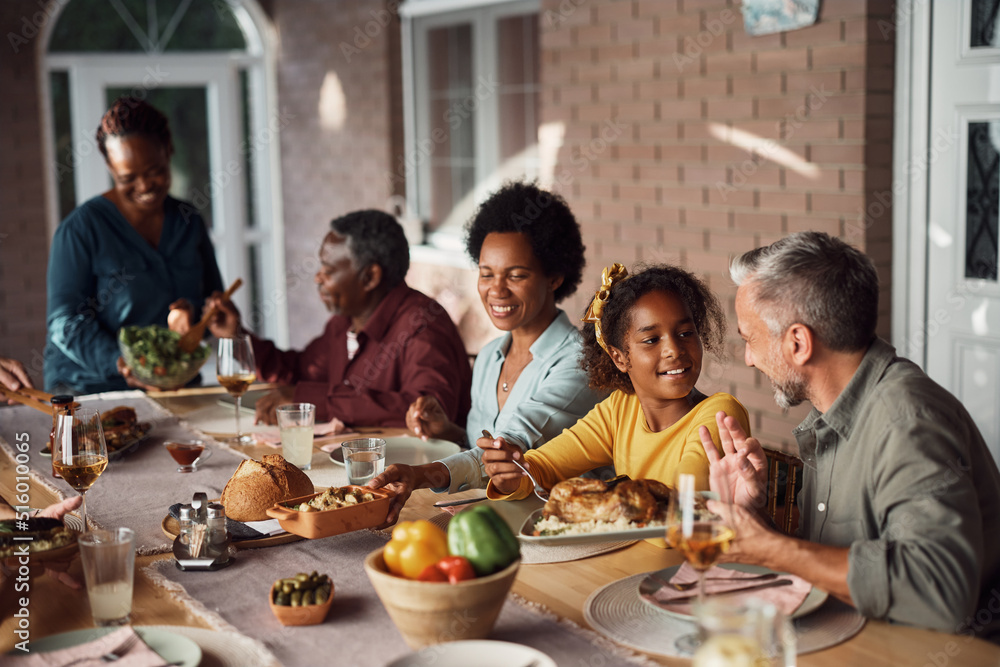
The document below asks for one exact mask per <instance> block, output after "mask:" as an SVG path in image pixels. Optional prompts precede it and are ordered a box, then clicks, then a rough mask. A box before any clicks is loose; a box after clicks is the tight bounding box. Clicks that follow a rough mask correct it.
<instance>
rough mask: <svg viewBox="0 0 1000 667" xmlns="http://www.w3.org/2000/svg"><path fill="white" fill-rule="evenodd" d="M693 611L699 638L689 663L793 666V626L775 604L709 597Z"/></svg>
mask: <svg viewBox="0 0 1000 667" xmlns="http://www.w3.org/2000/svg"><path fill="white" fill-rule="evenodd" d="M694 613H695V617H696V618H697V620H698V628H699V629H700V631H701V636H702V642H701V645H700V646H699V647H698V649H697V650H696V651H695V654H694V656H693V657H692V663H691V667H718V666H721V665H725V666H727V667H732V666H733V665H748V666H752V667H795V652H796V640H795V628H794V627H793V626H792V624H791V621H789V619H788V618H787V617H785V616H784V614H782V613H781V612H780V611H778V608H777V607H776V606H775V605H773V604H771V603H769V602H765V601H763V600H758V599H754V598H749V599H743V600H740V601H739V602H734V601H733V600H732V599H729V600H725V599H723V600H714V599H709V600H708V601H706V602H704V603H702V604H698V605H695V609H694Z"/></svg>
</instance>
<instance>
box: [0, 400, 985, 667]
mask: <svg viewBox="0 0 1000 667" xmlns="http://www.w3.org/2000/svg"><path fill="white" fill-rule="evenodd" d="M134 393H138V392H134ZM220 396H221V389H220V388H212V387H206V388H191V389H184V390H178V391H175V392H156V393H150V394H148V395H146V396H141V397H139V398H136V399H135V400H137V401H149V400H150V399H152V401H154V402H155V404H156V407H157V409H158V410H162V411H163V413H162V414H164V415H166V414H169V415H173V416H174V417H175V418H176V420H178V421H177V423H178V424H180V425H181V426H183V427H185V428H190V429H192V430H193V431H194V432H196V433H198V434H199V435H201V436H203V437H206V438H209V439H215V440H222V439H223V438H225V437H226V436H231V435H232V434H231V433H227V432H225V430H224V428H225V426H224V424H225V423H226V420H227V419H232V417H233V412H232V408H231V407H226V406H223V405H220V404H219V403H218V399H219V398H220ZM24 409H26V408H11V407H2V408H0V436H2V437H3V439H4V440H7V443H6V444H7V445H8V446H7V447H6V448H5V447H0V494H2V495H3V497H4V498H13V497H14V495H15V492H16V490H17V488H16V487H17V483H18V480H19V478H23V474H22V473H23V472H24V471H23V470H22V469H18V468H17V467H16V465H15V462H14V461H13V460H12V457H11V448H10V445H11V444H12V443H11V442H10V436H9V434H10V432H11V431H16V425H13V426H12V425H11V423H10V415H20V414H22V413H21V412H15V411H16V410H24ZM158 414H159V413H158ZM244 422H245V423H249V422H252V419H245V420H244ZM220 428H223V430H219V429H220ZM351 431H352V433H350V434H341V435H337V436H331V437H326V438H323V439H317V440H316V442H315V443H314V458H313V467H312V469H311V470H310V471H309V472H308V474H309V475H310V477H311V478H312V479H313V480H314V482H316V485H317V486H323V485H324V484H333V483H337V482H338V481H339V480H340V479H342V476H343V475H344V474H345V473H344V469H343V467H342V466H337V465H336V463H335V462H333V461H331V460H330V457H329V456H328V454H327V453H326V452H325V451H322V450H321V449H320V448H321V446H322V445H323V444H330V443H336V442H338V441H339V440H343V439H347V438H352V437H358V434H360V435H361V436H364V437H400V436H405V435H407V434H406V431H405V429H402V428H387V427H369V428H353V429H351ZM4 434H7V435H4ZM150 435H151V436H155V435H156V429H155V428H154V430H153V432H152V433H151V434H150ZM0 444H3V443H0ZM150 446H155V445H150ZM220 446H221V445H220ZM231 449H232V450H234V451H237V452H238V453H240V454H242V455H243V456H245V457H248V458H254V459H258V460H259V459H260V458H261V457H262V456H263V455H266V454H273V453H278V452H280V450H279V449H275V448H274V447H271V446H267V445H252V446H243V447H238V448H237V447H234V448H231ZM160 450H161V451H159V452H157V456H156V457H155V458H154V457H153V456H152V455H151V456H150V461H151V462H150V463H146V464H145V465H147V466H151V465H157V466H162V474H161V475H160V476H161V477H162V479H163V480H164V484H175V485H178V486H177V488H178V490H177V496H178V497H177V501H178V502H182V501H183V502H190V493H189V489H190V488H192V487H191V485H192V484H194V483H195V482H197V480H198V474H199V473H197V472H196V473H193V474H191V475H181V474H178V473H175V472H174V470H175V467H174V466H175V464H174V463H173V461H172V460H170V457H169V456H168V455H167V452H166V451H163V448H162V447H161V448H160ZM217 458H223V459H224V457H222V456H220V455H217ZM224 460H225V459H224ZM112 465H115V464H114V463H112ZM36 473H37V471H36ZM101 482H102V480H101V479H98V481H97V483H96V484H95V487H99V486H100V485H101ZM341 483H343V482H341ZM195 486H196V484H195ZM32 493H33V495H32V499H31V504H32V505H33V506H37V507H44V506H45V505H47V504H49V503H51V502H55V501H57V500H59V496H60V495H66V494H65V493H60V492H59V489H58V488H57V487H54V486H51V485H49V484H41V483H39V484H35V485H34V488H33V491H32ZM68 493H70V494H71V493H72V491H69V492H68ZM135 493H136V494H142V493H143V490H142V489H136V490H135ZM480 495H482V491H481V490H472V491H466V492H462V493H459V494H454V495H451V496H448V495H443V494H436V493H433V492H432V491H430V490H417V491H415V492H414V493H413V495H412V496H411V498H410V499H409V501H408V502H407V504H406V506H405V508H404V509H403V511H402V514H401V517H400V518H401V520H415V519H431V520H438V519H439V518H440V517H441V515H442V510H441V509H440V508H438V507H436V506H435V503H436V502H438V501H441V500H461V499H472V498H476V497H478V496H480ZM120 500H121V502H122V503H125V504H128V503H130V502H132V499H130V498H128V497H122V498H121V499H120ZM481 502H492V501H481ZM136 505H137V507H139V508H140V509H137V510H136V513H135V514H134V515H130V516H129V518H128V524H129V525H130V527H133V524H134V525H135V526H141V527H142V526H144V527H145V528H147V529H150V527H151V526H152V528H156V529H159V528H160V522H161V520H162V519H163V516H164V514H165V512H166V508H160V509H159V510H157V509H146V508H144V507H143V506H142V504H141V503H136ZM495 505H496V506H498V507H502V508H503V511H502V512H501V515H502V516H503V517H504V518H505V519H507V520H508V522H509V523H511V524H512V527H513V528H514V529H515V530H517V528H519V526H517V525H514V524H516V523H517V521H519V520H520V518H522V517H524V516H527V515H528V514H529V513H530V512H531V511H532V510H533V509H535V508H537V507H539V506H540V504H539V502H538V501H536V500H534V499H525V500H522V501H513V502H506V501H504V502H499V503H495ZM459 509H460V508H459ZM91 512H94V513H93V514H92V515H91V516H92V518H94V520H95V521H96V522H98V523H100V522H101V518H102V517H101V516H100V514H99V512H97V511H96V510H94V509H92V508H91V506H90V502H89V500H88V514H90V513H91ZM387 537H388V535H386V536H385V538H386V539H387ZM336 539H339V538H325V540H317V541H316V542H317V543H321V542H324V541H327V540H336ZM373 539H374V538H373ZM300 544H301V543H300ZM365 544H367V543H365ZM265 548H266V549H267V550H268V552H269V554H270V555H269V558H271V559H272V560H273V561H275V562H278V563H280V562H281V558H282V556H281V554H282V551H281V550H282V549H284V548H286V547H284V546H282V545H278V546H271V547H265ZM151 551H152V552H147V553H140V554H139V555H138V556H137V558H136V575H135V587H134V592H133V602H132V614H131V623H132V624H133V625H134V626H157V627H168V626H169V627H173V628H181V629H184V628H187V629H191V631H192V632H194V633H195V634H197V633H201V635H203V636H204V633H217V632H222V631H226V632H229V633H233V634H243V635H247V636H248V637H249V638H250V639H260V637H254V636H253V635H254V634H255V633H254V632H252V631H246V630H245V629H244V630H243V631H239V629H238V628H239V624H238V622H236V621H235V620H233V622H232V623H231V624H225V625H224V627H221V626H220V624H219V622H217V614H216V613H217V612H220V610H219V609H218V607H224V606H225V602H224V600H223V601H222V602H219V601H218V600H216V601H214V602H212V603H211V604H206V605H196V604H194V605H193V604H191V602H190V599H185V598H184V597H183V596H179V595H177V594H176V592H177V588H178V584H177V583H173V584H171V583H169V582H168V581H165V578H164V577H163V576H156V574H155V573H157V572H160V573H167V574H171V571H172V568H171V567H169V565H170V564H171V562H172V560H173V556H172V554H171V553H169V551H167V550H166V549H153V550H151ZM253 551H263V549H260V550H253ZM245 553H246V552H242V551H240V552H237V553H236V559H237V562H239V560H240V559H241V558H243V559H246V558H247V556H246V555H244V554H245ZM682 560H683V559H682V557H681V555H680V554H679V553H677V552H676V551H674V550H671V549H664V548H662V547H661V546H658V545H656V544H653V543H651V542H649V541H645V540H638V541H635V542H630V543H628V544H627V545H625V546H623V547H621V548H617V549H615V550H613V551H610V552H605V553H597V554H595V555H592V556H589V557H585V558H580V559H577V560H572V561H569V562H549V563H522V565H521V566H520V568H519V570H518V573H517V577H516V579H515V581H514V584H513V587H512V589H511V599H514V600H516V602H517V605H518V606H520V607H524V608H526V609H528V610H529V611H530V613H531V614H537V615H538V619H539V622H541V620H542V619H545V620H547V621H552V623H551V624H550V625H546V626H544V627H545V628H551V630H549V629H547V630H546V632H556V628H558V631H559V632H568V633H570V634H571V635H573V636H574V637H576V636H578V637H579V638H581V640H582V641H588V642H589V641H594V640H595V639H596V638H598V637H600V636H601V633H600V632H599V631H595V628H593V627H592V626H591V624H590V623H589V622H588V614H587V605H588V600H589V599H590V598H591V597H592V595H593V594H594V593H595V591H598V590H599V589H602V587H605V586H607V585H610V584H612V583H613V582H616V581H620V580H623V579H625V578H628V577H635V576H636V575H639V574H641V573H647V572H653V571H657V570H662V569H664V568H667V567H670V566H674V565H678V564H680V563H681V562H682ZM317 569H320V570H321V571H322V569H323V568H322V567H319V568H317ZM67 571H68V574H69V575H71V576H72V577H74V578H75V579H76V580H78V581H81V582H82V581H83V573H82V571H81V567H80V561H79V558H76V559H74V560H72V561H70V562H69V564H68V570H67ZM223 572H224V570H223ZM174 574H176V573H174ZM215 574H216V573H204V576H205V577H209V576H214V575H215ZM172 576H173V575H172ZM177 576H179V575H177ZM355 576H356V578H357V579H358V580H357V581H351V582H346V581H338V582H336V584H337V586H338V591H339V590H340V589H341V587H343V588H345V589H348V590H351V586H353V587H354V588H353V590H354V591H356V592H357V591H364V590H365V588H366V587H370V586H371V584H370V583H369V582H368V581H366V580H364V575H355ZM174 578H175V579H176V578H177V577H176V576H174ZM276 578H277V577H276ZM206 580H207V579H206ZM19 581H20V580H17V579H16V574H11V575H10V576H8V578H7V579H6V581H4V582H3V584H2V586H0V617H2V619H3V620H2V622H0V663H2V662H3V657H2V654H3V653H4V652H7V651H10V650H12V649H13V648H14V647H15V644H17V643H18V642H19V641H21V639H19V638H18V635H16V633H15V631H17V630H18V629H21V630H23V629H24V628H25V626H27V628H28V630H29V632H30V640H31V641H37V640H40V639H42V638H45V637H48V636H52V635H57V634H60V633H65V632H68V631H73V630H79V629H85V628H91V627H93V624H94V623H93V619H92V617H91V613H90V609H89V604H88V600H87V595H86V591H85V590H84V589H83V588H82V587H81V588H79V589H73V588H70V587H69V586H66V585H64V584H63V583H60V582H58V581H57V580H56V579H55V578H54V577H53V576H51V575H50V574H43V573H42V572H41V571H40V568H37V567H35V568H32V572H31V575H30V577H28V578H27V579H26V584H25V585H23V586H17V585H16V583H17V582H19ZM181 581H183V580H181ZM26 596H27V597H28V598H30V605H28V606H27V609H28V612H27V613H26V614H25V612H23V611H22V609H23V605H22V603H23V601H24V598H25V597H26ZM338 602H340V603H341V604H344V605H349V604H351V597H350V596H348V598H347V599H340V598H338V597H337V596H335V598H334V603H333V606H334V608H336V606H337V604H338ZM260 604H261V605H262V606H263V607H264V608H265V609H266V600H264V599H261V602H260ZM508 604H509V603H508ZM212 605H214V607H213V606H212ZM221 611H222V612H225V611H226V610H225V609H223V610H221ZM15 613H18V616H15ZM223 615H225V614H223ZM331 617H332V618H328V619H327V621H326V624H325V625H326V626H330V625H334V626H336V624H338V623H347V618H348V616H346V615H344V614H339V615H331ZM25 618H26V619H27V621H25ZM227 618H230V619H232V618H233V617H231V616H227ZM378 618H379V619H380V620H379V621H378V622H379V623H381V624H382V625H383V626H384V627H380V628H378V631H379V632H381V633H385V636H391V637H393V639H394V641H397V643H398V635H397V634H395V633H397V630H396V629H395V627H394V626H393V625H392V623H391V621H389V619H388V617H387V616H380V617H378ZM213 619H215V620H213ZM373 622H374V621H373ZM540 627H541V626H540ZM335 629H336V628H335V627H334V628H330V630H331V631H332V630H335ZM284 631H285V630H283V629H280V628H279V629H276V630H273V631H272V632H274V633H276V636H278V635H280V633H281V632H284ZM289 631H290V629H289ZM22 637H23V635H22ZM274 638H275V637H271V639H274ZM504 639H505V640H511V637H509V636H506V635H505V636H504ZM342 640H343V638H342V637H341V638H338V639H337V641H336V642H334V643H333V644H331V650H332V651H333V654H331V655H332V656H334V657H331V659H329V660H323V661H322V664H341V663H340V662H338V661H337V660H336V659H335V654H336V651H337V649H336V646H337V644H338V643H339V642H340V641H342ZM514 640H515V641H516V638H514ZM536 640H537V641H538V642H541V643H540V644H537V643H536V645H538V646H543V647H544V646H545V643H544V642H545V638H544V637H540V638H536ZM595 645H596V646H602V647H604V649H607V650H609V651H611V652H610V653H608V655H617V656H619V657H621V661H620V663H617V664H631V663H637V664H663V665H688V664H690V660H689V659H687V658H683V657H673V656H667V655H663V654H658V653H652V652H646V651H643V650H641V648H637V647H636V646H635V645H621V646H616V645H615V643H614V642H610V643H609V642H608V641H607V640H606V639H605V640H604V641H603V642H601V641H598V642H596V644H595ZM609 646H610V647H611V648H610V649H609V648H608V647H609ZM604 649H602V650H604ZM613 649H620V650H619V651H617V652H616V651H615V650H613ZM543 650H544V649H543ZM595 650H596V649H595ZM371 651H372V653H370V654H369V659H368V660H367V661H366V662H367V664H372V665H376V664H384V663H386V662H389V661H390V658H393V657H398V656H382V655H380V654H379V653H378V651H379V649H378V648H372V649H371ZM261 656H262V657H260V663H259V664H281V663H282V661H281V660H280V659H279V658H278V657H276V656H275V655H273V654H267V653H263V654H261ZM202 664H203V666H204V667H211V664H210V663H209V662H203V663H202ZM316 664H320V663H319V662H317V663H316ZM343 664H347V663H343ZM573 664H574V665H576V664H577V663H576V662H573ZM580 664H584V663H580ZM586 664H596V662H594V661H593V660H591V661H588V662H586ZM601 664H616V663H614V662H607V661H606V660H605V659H604V658H602V659H601ZM797 664H799V665H802V666H803V667H841V666H843V665H866V666H870V667H879V666H882V665H916V666H922V665H935V666H937V667H944V666H945V665H995V666H1000V647H998V646H996V645H994V644H991V643H988V642H986V641H983V640H980V639H975V638H971V637H967V636H959V635H951V634H945V633H940V632H935V631H931V630H925V629H921V628H914V627H907V626H902V625H898V624H893V623H889V622H885V621H880V620H868V621H867V622H865V623H864V626H863V628H862V629H861V630H860V631H859V632H857V633H856V634H854V636H852V637H850V638H849V639H846V640H844V641H840V642H839V643H837V644H836V645H833V646H830V647H828V648H823V649H821V650H816V651H812V652H809V653H804V654H800V655H799V656H798V661H797Z"/></svg>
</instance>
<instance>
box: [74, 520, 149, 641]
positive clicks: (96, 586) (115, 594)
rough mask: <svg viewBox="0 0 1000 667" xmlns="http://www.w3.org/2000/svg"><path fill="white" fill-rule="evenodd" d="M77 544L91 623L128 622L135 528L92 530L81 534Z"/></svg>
mask: <svg viewBox="0 0 1000 667" xmlns="http://www.w3.org/2000/svg"><path fill="white" fill-rule="evenodd" d="M79 544H80V561H81V562H82V563H83V575H84V578H85V579H86V580H87V596H88V597H89V598H90V611H91V613H92V614H93V616H94V625H96V626H98V627H103V626H107V625H127V624H128V622H129V616H130V615H131V613H132V580H133V575H134V573H135V532H133V531H132V530H131V529H129V528H115V529H113V530H92V531H90V532H88V533H84V534H83V535H81V536H80V539H79Z"/></svg>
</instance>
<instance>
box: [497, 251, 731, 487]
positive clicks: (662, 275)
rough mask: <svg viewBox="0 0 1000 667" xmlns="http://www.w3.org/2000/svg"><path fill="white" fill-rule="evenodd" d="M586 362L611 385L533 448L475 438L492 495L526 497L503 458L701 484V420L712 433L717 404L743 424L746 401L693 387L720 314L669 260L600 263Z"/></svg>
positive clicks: (550, 473) (552, 480) (560, 476)
mask: <svg viewBox="0 0 1000 667" xmlns="http://www.w3.org/2000/svg"><path fill="white" fill-rule="evenodd" d="M584 322H585V325H584V329H583V335H584V365H585V366H586V368H587V374H588V377H589V379H590V386H591V387H593V388H595V389H604V390H612V393H611V395H610V396H609V397H608V398H607V399H605V400H604V401H602V402H601V403H598V404H597V405H596V406H595V407H594V409H593V410H591V411H590V412H589V413H588V414H587V415H586V416H585V417H583V418H582V419H581V420H580V421H578V422H577V423H576V424H575V425H573V426H571V427H570V428H567V429H565V430H563V432H562V433H561V434H560V435H558V436H556V437H555V438H553V439H552V440H550V441H549V442H548V443H546V444H545V445H543V446H541V447H539V448H538V449H533V450H529V451H527V452H521V450H520V449H519V448H517V447H515V446H512V445H509V444H507V443H506V442H505V441H504V439H503V438H496V439H494V440H486V439H481V440H480V441H479V442H480V443H482V444H486V443H489V444H488V446H486V447H484V448H483V449H484V451H483V464H484V466H485V468H486V473H487V474H488V475H489V476H490V483H489V486H488V487H487V495H488V496H489V497H490V498H492V499H494V500H506V499H510V500H513V499H518V498H524V497H526V496H527V495H529V494H530V493H531V481H530V480H529V479H528V478H527V477H525V476H524V473H523V472H521V470H520V469H519V468H517V466H515V465H514V464H513V463H511V460H512V459H513V460H518V461H524V462H525V464H526V465H527V467H528V468H529V469H530V470H531V473H532V474H533V475H534V476H535V478H536V479H537V480H538V483H539V484H540V485H541V486H543V487H545V488H547V489H551V488H552V486H553V485H555V484H556V483H557V482H559V481H562V480H564V479H568V478H570V477H575V476H577V475H580V474H582V473H584V472H586V471H588V470H592V469H594V468H597V467H599V466H604V465H608V464H612V465H614V468H615V472H616V473H617V474H619V475H628V476H629V477H631V478H632V479H656V480H659V481H661V482H663V483H664V484H667V485H670V486H673V485H674V481H675V479H676V476H677V474H678V473H691V474H694V475H695V477H696V484H697V487H698V488H699V489H707V488H708V458H707V457H706V456H705V450H704V447H703V446H702V444H701V437H700V436H699V434H698V427H699V426H706V427H708V429H709V431H711V433H712V439H713V441H714V442H720V440H719V438H718V425H717V424H716V421H715V415H716V413H717V412H719V411H720V410H721V411H724V412H725V413H726V414H729V415H732V416H734V417H735V418H736V419H737V420H739V422H740V425H741V426H742V427H743V428H744V429H747V432H749V428H750V423H749V419H748V416H747V411H746V408H744V407H743V406H742V405H741V404H740V402H739V401H737V400H736V399H735V398H733V397H732V396H730V395H729V394H725V393H717V394H713V395H712V396H705V394H703V393H701V392H700V391H698V390H697V389H696V388H695V383H697V381H698V378H699V376H700V375H701V363H702V355H703V351H704V349H706V348H707V349H708V350H709V351H710V352H713V353H715V354H716V355H717V356H721V352H722V347H723V344H724V342H725V331H726V320H725V315H724V314H723V311H722V307H721V306H720V305H719V302H718V300H717V299H716V298H715V296H714V295H713V294H712V292H711V291H710V290H709V289H708V287H707V286H705V284H704V283H702V282H701V281H700V280H699V279H698V278H696V277H695V276H693V275H692V274H690V273H688V272H687V271H684V270H683V269H679V268H677V267H674V266H667V265H661V266H653V267H650V268H647V269H645V270H644V271H642V272H640V273H637V274H635V275H634V276H628V273H627V271H626V270H625V267H623V266H622V265H621V264H615V265H614V266H611V267H608V268H606V269H605V270H604V273H603V275H602V284H601V288H600V289H599V290H598V291H597V294H596V296H595V297H594V300H593V302H592V303H591V305H590V308H589V309H588V311H587V315H586V316H585V317H584Z"/></svg>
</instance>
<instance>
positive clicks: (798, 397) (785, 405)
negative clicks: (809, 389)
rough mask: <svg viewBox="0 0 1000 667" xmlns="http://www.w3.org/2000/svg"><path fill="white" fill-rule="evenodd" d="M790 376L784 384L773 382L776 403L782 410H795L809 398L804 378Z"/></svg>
mask: <svg viewBox="0 0 1000 667" xmlns="http://www.w3.org/2000/svg"><path fill="white" fill-rule="evenodd" d="M789 375H790V377H788V378H787V379H785V380H783V381H782V382H776V381H775V380H771V386H772V387H773V388H774V402H775V403H777V404H778V407H779V408H781V409H782V410H788V409H789V408H794V407H795V406H796V405H799V404H800V403H802V401H804V400H806V399H807V398H808V396H806V383H805V382H804V381H803V380H802V378H800V377H796V376H795V375H794V374H791V373H790V374H789ZM768 379H770V378H768Z"/></svg>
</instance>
